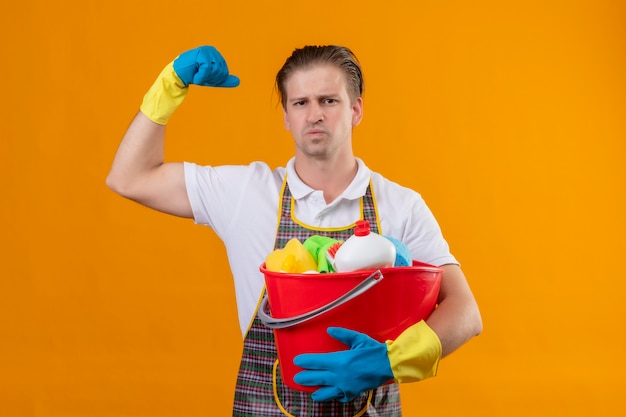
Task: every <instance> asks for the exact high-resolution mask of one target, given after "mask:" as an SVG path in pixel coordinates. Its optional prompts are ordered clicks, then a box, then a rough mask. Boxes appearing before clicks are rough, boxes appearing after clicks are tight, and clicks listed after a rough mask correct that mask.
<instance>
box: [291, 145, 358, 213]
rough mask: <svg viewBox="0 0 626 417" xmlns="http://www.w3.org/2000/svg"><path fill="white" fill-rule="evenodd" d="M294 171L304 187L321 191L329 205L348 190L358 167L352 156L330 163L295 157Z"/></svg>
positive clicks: (328, 161) (329, 161)
mask: <svg viewBox="0 0 626 417" xmlns="http://www.w3.org/2000/svg"><path fill="white" fill-rule="evenodd" d="M295 169H296V173H297V174H298V177H300V179H301V180H302V181H303V182H304V183H305V184H306V185H308V186H309V187H311V188H313V189H315V190H320V191H322V192H323V193H324V200H326V203H331V202H332V201H333V200H334V199H335V198H337V197H338V196H339V195H340V194H341V193H342V192H343V191H344V190H345V189H346V188H348V186H349V185H350V183H351V182H352V180H353V179H354V177H355V176H356V173H357V170H358V165H357V162H356V159H355V158H354V155H352V154H350V155H346V156H345V157H344V158H341V159H336V160H332V161H331V160H312V159H309V158H298V156H297V155H296V160H295Z"/></svg>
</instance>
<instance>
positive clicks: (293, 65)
mask: <svg viewBox="0 0 626 417" xmlns="http://www.w3.org/2000/svg"><path fill="white" fill-rule="evenodd" d="M318 64H331V65H334V66H336V67H337V68H339V69H341V70H342V71H343V73H344V74H345V76H346V81H347V88H348V95H349V96H350V98H351V99H352V100H356V99H357V98H358V97H361V96H362V95H363V88H364V86H365V85H364V81H363V72H362V71H361V64H359V60H358V59H357V57H356V55H354V53H353V52H352V51H351V50H350V49H348V48H346V47H345V46H336V45H324V46H312V45H309V46H304V47H302V48H297V49H295V50H294V51H293V53H292V54H291V56H290V57H289V58H287V60H286V61H285V63H284V64H283V66H282V68H281V69H280V70H279V71H278V74H276V88H277V90H278V96H279V99H280V102H281V104H282V106H283V108H285V106H286V104H287V91H286V88H285V84H286V82H287V79H288V78H289V76H290V75H291V74H292V73H293V72H295V71H297V70H299V69H305V68H310V67H311V66H313V65H318Z"/></svg>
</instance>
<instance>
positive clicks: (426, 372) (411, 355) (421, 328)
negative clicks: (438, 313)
mask: <svg viewBox="0 0 626 417" xmlns="http://www.w3.org/2000/svg"><path fill="white" fill-rule="evenodd" d="M385 343H386V344H387V355H388V357H389V363H390V364H391V370H392V371H393V376H394V379H395V380H396V382H399V383H404V382H415V381H421V380H423V379H426V378H430V377H432V376H435V375H437V368H438V366H439V360H440V359H441V341H440V340H439V337H438V336H437V334H436V333H435V332H434V331H433V330H432V329H431V328H430V327H429V326H428V325H427V324H426V322H425V321H423V320H422V321H420V322H418V323H416V324H414V325H413V326H411V327H409V328H408V329H406V330H405V331H404V332H402V334H401V335H400V336H398V338H397V339H396V340H393V341H392V340H388V341H387V342H385Z"/></svg>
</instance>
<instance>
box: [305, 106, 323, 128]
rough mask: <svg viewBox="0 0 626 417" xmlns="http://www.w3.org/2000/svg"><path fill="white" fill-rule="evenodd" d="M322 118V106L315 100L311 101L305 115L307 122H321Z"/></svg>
mask: <svg viewBox="0 0 626 417" xmlns="http://www.w3.org/2000/svg"><path fill="white" fill-rule="evenodd" d="M322 120H324V112H323V111H322V107H321V106H320V105H319V103H317V102H311V104H310V105H309V108H308V111H307V115H306V121H307V123H309V124H315V123H317V122H321V121H322Z"/></svg>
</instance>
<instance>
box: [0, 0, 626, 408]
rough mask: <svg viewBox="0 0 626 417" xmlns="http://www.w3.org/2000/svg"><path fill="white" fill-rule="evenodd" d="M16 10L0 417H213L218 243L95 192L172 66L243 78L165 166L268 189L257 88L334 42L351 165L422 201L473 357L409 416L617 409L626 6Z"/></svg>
mask: <svg viewBox="0 0 626 417" xmlns="http://www.w3.org/2000/svg"><path fill="white" fill-rule="evenodd" d="M362 3H363V4H365V6H356V4H357V3H355V2H341V1H336V0H333V1H325V0H321V1H318V2H315V3H311V2H294V1H286V0H281V1H275V2H269V4H270V5H268V3H267V2H252V1H250V2H246V1H236V0H233V1H230V2H210V1H196V0H191V1H187V2H179V3H172V2H171V1H137V2H131V1H110V2H98V1H73V2H70V1H67V2H48V1H41V0H31V1H26V2H11V3H10V4H9V5H5V6H4V7H3V13H2V14H1V15H0V31H2V33H1V35H2V39H3V40H2V43H1V45H2V46H1V50H2V60H3V62H2V66H1V67H0V75H1V80H2V90H1V91H2V100H0V103H1V104H0V106H2V107H1V109H0V121H1V129H2V131H1V133H0V144H1V147H0V152H1V154H0V155H1V157H2V163H1V164H0V186H1V189H2V191H3V194H4V197H3V199H2V204H0V222H1V223H0V226H1V230H2V232H1V233H2V237H3V239H2V241H3V250H2V251H1V252H0V277H1V278H0V415H3V416H4V415H6V416H46V417H48V416H182V415H184V416H195V415H215V416H222V415H228V412H229V410H230V403H231V398H232V392H233V386H234V382H235V375H236V369H237V365H238V360H239V350H240V347H241V341H240V336H239V333H238V326H237V322H236V311H235V303H234V292H233V288H232V282H231V279H230V277H229V274H228V265H227V263H226V259H225V256H224V250H223V248H222V245H221V243H220V242H219V241H218V240H217V238H216V237H215V236H214V235H213V234H212V232H210V230H208V229H206V228H203V227H200V226H194V225H193V224H192V222H190V221H187V220H182V219H177V218H173V217H168V216H166V215H163V214H160V213H156V212H151V211H149V210H147V209H144V208H142V207H140V206H138V205H135V204H133V203H131V202H128V201H125V200H123V199H121V198H120V197H117V196H116V195H114V194H113V193H112V192H110V191H109V190H108V189H106V187H105V185H104V178H105V176H106V174H107V172H108V168H109V166H110V163H111V161H112V158H113V155H114V153H115V150H116V148H117V144H118V143H119V140H120V139H121V136H122V134H123V133H124V131H125V129H126V127H127V125H128V123H129V122H130V120H131V118H132V117H133V115H134V113H135V112H136V110H137V108H138V105H139V103H140V101H141V98H142V96H143V94H144V92H145V91H146V90H147V88H148V87H149V86H150V84H151V83H152V81H153V79H154V77H156V75H157V74H158V73H159V71H160V69H161V68H162V67H163V66H164V65H165V64H167V63H168V62H169V61H170V60H171V59H173V58H174V57H175V56H176V55H177V54H178V53H179V52H182V51H184V50H186V49H189V48H191V47H195V46H197V45H200V44H213V45H216V46H218V47H219V49H220V50H221V51H222V52H223V54H224V55H225V56H226V58H227V59H228V62H229V65H230V67H231V70H232V71H233V72H234V73H236V74H237V75H239V76H240V77H241V79H242V83H241V86H240V87H239V88H238V89H235V90H226V91H224V90H209V89H197V88H193V89H192V91H191V92H190V94H189V97H188V98H187V101H186V102H185V103H184V105H183V106H182V107H181V108H180V109H179V111H178V112H177V113H176V115H175V116H174V118H173V119H172V122H171V124H170V126H169V128H168V142H167V156H168V159H170V160H183V159H186V160H193V161H196V162H199V163H211V164H221V163H248V162H249V161H252V160H255V159H261V160H266V161H268V162H269V163H270V164H271V165H272V166H277V165H281V164H283V163H284V162H286V160H287V159H288V158H289V156H290V155H291V153H292V147H291V139H290V138H289V136H288V135H287V133H286V132H285V131H284V129H283V127H282V121H281V114H280V111H279V109H278V108H277V106H276V96H275V95H273V93H272V79H273V76H274V74H275V73H276V71H277V70H278V68H279V66H280V65H281V64H282V62H283V60H284V58H285V57H286V56H287V55H288V54H289V53H290V52H291V50H292V49H293V48H294V47H298V46H302V45H303V44H307V43H317V44H325V43H339V44H346V45H348V46H350V47H351V48H352V49H354V51H355V52H356V53H357V54H358V55H359V57H360V58H361V61H362V63H363V65H364V68H365V73H366V77H367V86H366V95H365V119H364V122H363V123H362V125H361V126H360V127H359V128H357V130H356V132H355V147H356V151H357V153H358V155H359V156H361V157H363V158H364V159H365V160H366V162H367V163H368V164H369V165H370V166H371V167H372V168H374V169H376V170H378V171H381V172H383V173H384V174H386V175H387V176H388V177H389V178H391V179H394V180H397V181H398V182H401V183H404V184H406V185H408V186H411V187H413V188H415V189H417V190H418V191H420V192H421V193H422V194H423V196H424V197H425V199H426V201H427V202H428V203H429V205H430V206H431V208H432V209H433V211H434V212H435V214H436V216H437V218H438V219H439V221H440V223H441V226H442V228H443V230H444V233H445V235H446V237H447V238H448V240H449V243H450V244H451V247H452V249H453V252H454V253H455V254H456V255H457V257H458V258H459V259H460V260H461V262H462V263H463V267H464V270H465V272H466V274H467V276H468V278H469V280H470V282H471V285H472V288H473V289H474V291H475V295H476V297H477V299H478V301H479V303H480V307H481V310H482V313H483V318H484V325H485V330H484V334H483V335H481V336H480V337H479V338H477V339H474V340H473V341H472V342H471V343H469V344H468V345H466V346H465V347H463V348H462V350H460V351H459V352H457V353H455V354H453V355H452V356H450V357H448V358H446V359H445V360H444V362H443V363H442V365H441V367H440V374H439V376H438V377H437V378H435V379H431V380H429V381H425V382H423V383H419V384H411V385H406V386H403V387H402V389H403V393H404V400H405V409H406V415H409V416H413V415H434V414H437V415H444V416H452V415H461V414H462V415H465V416H527V415H531V413H532V415H536V416H544V415H545V416H557V415H563V416H577V415H581V416H582V415H587V416H591V415H605V416H608V415H617V414H618V411H617V410H619V409H621V410H622V411H623V410H624V409H625V407H626V400H625V399H624V398H625V397H624V395H623V387H624V386H626V380H625V377H624V374H625V371H626V366H625V365H626V363H625V359H624V351H625V350H626V307H625V305H626V303H625V302H624V294H625V290H626V284H625V282H626V280H625V279H624V272H623V270H622V269H621V268H622V265H621V264H622V261H623V258H624V252H625V244H624V240H623V236H624V233H625V232H626V222H625V221H624V213H625V212H626V207H625V204H624V203H625V197H624V191H625V187H624V185H625V181H624V180H625V179H626V175H625V174H626V172H625V168H624V166H626V164H625V162H626V161H625V155H626V149H625V143H626V117H624V115H625V114H626V76H625V75H624V74H626V58H625V56H626V55H625V54H624V51H625V50H626V49H625V48H626V33H625V31H626V18H625V16H626V6H625V5H624V2H621V1H604V0H589V1H582V0H571V1H567V2H566V1H512V2H502V1H488V0H479V1H474V2H465V3H462V4H459V3H461V2H455V1H439V2H409V1H405V2H400V1H394V0H390V1H387V2H383V3H381V2H373V1H372V2H362Z"/></svg>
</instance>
